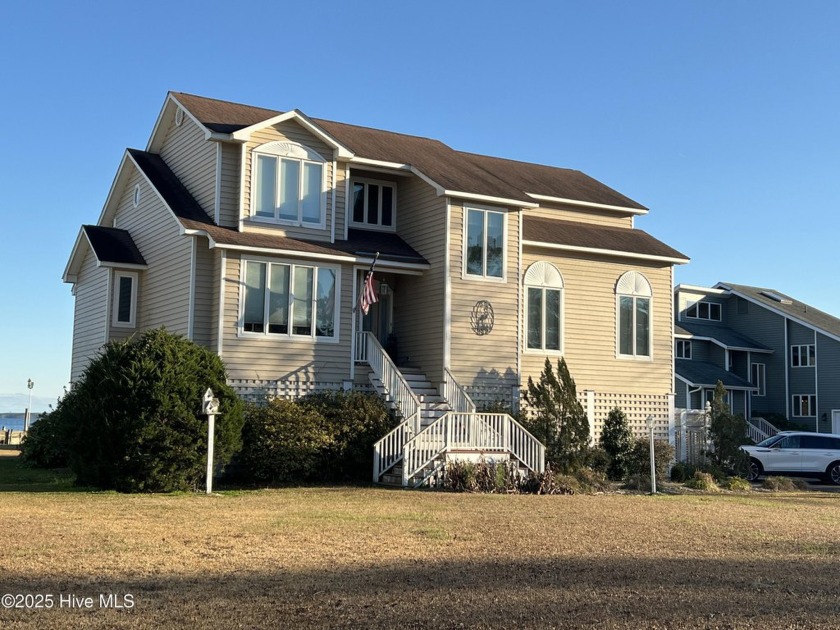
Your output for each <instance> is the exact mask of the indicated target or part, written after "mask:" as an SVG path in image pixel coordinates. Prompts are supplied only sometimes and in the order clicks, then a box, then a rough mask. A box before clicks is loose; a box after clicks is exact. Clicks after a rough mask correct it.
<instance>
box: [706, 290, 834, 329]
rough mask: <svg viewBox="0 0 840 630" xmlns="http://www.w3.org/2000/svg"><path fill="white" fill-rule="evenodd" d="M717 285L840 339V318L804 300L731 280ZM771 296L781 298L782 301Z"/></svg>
mask: <svg viewBox="0 0 840 630" xmlns="http://www.w3.org/2000/svg"><path fill="white" fill-rule="evenodd" d="M715 287H716V288H722V289H728V290H730V291H731V292H732V293H734V294H735V295H739V296H741V297H743V298H746V299H748V300H751V301H753V302H757V303H758V304H761V305H762V306H765V307H766V308H768V309H770V310H773V311H777V312H779V313H781V314H782V315H785V316H787V317H790V318H791V319H795V320H799V321H801V322H803V323H805V324H807V325H809V326H811V327H812V328H816V329H818V330H821V331H823V332H825V333H827V334H829V335H831V336H833V337H835V338H838V339H840V319H838V318H836V317H834V316H833V315H829V314H828V313H825V312H823V311H821V310H819V309H816V308H814V307H813V306H808V305H807V304H805V303H804V302H800V301H799V300H796V299H794V298H792V297H790V296H788V295H785V294H784V293H781V292H779V291H776V290H775V289H765V288H761V287H751V286H747V285H745V284H733V283H731V282H719V283H717V284H716V285H715ZM771 296H776V297H778V298H781V301H780V300H778V299H774V298H773V297H771Z"/></svg>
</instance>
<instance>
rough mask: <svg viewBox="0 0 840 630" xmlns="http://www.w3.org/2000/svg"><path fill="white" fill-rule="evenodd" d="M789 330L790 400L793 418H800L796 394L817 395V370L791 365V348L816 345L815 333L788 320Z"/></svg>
mask: <svg viewBox="0 0 840 630" xmlns="http://www.w3.org/2000/svg"><path fill="white" fill-rule="evenodd" d="M787 328H788V347H787V348H786V351H787V358H786V359H785V360H786V362H787V364H788V366H790V367H789V368H788V370H789V371H788V375H789V376H788V378H789V379H790V392H789V395H790V399H791V413H790V415H791V418H797V417H800V416H797V415H796V412H795V410H794V408H793V396H794V395H796V394H816V393H817V381H816V376H817V374H816V369H815V368H814V367H812V366H810V367H793V366H792V365H791V362H790V361H791V349H790V347H791V346H794V345H813V344H814V331H813V330H812V329H810V328H806V327H805V326H803V325H802V324H797V323H796V322H793V321H790V320H787Z"/></svg>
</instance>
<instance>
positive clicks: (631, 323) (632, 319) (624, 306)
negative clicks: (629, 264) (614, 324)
mask: <svg viewBox="0 0 840 630" xmlns="http://www.w3.org/2000/svg"><path fill="white" fill-rule="evenodd" d="M615 293H616V303H617V304H616V307H617V310H618V355H619V356H622V357H645V358H649V357H650V356H651V298H652V296H653V292H652V291H651V288H650V282H648V279H647V278H645V277H644V275H642V274H641V273H639V272H638V271H628V272H627V273H625V274H624V275H622V276H621V277H620V278H619V279H618V282H617V283H616V286H615Z"/></svg>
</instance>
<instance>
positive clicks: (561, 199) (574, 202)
mask: <svg viewBox="0 0 840 630" xmlns="http://www.w3.org/2000/svg"><path fill="white" fill-rule="evenodd" d="M525 194H526V195H528V196H529V197H531V198H532V199H536V200H537V201H548V202H551V203H564V204H571V205H575V206H583V207H585V208H596V209H598V210H609V211H611V212H620V213H622V214H633V215H645V214H648V212H649V210H648V209H647V208H631V207H629V206H615V205H610V204H604V203H595V202H593V201H581V200H580V199H567V198H565V197H552V196H551V195H540V194H537V193H529V192H526V193H525Z"/></svg>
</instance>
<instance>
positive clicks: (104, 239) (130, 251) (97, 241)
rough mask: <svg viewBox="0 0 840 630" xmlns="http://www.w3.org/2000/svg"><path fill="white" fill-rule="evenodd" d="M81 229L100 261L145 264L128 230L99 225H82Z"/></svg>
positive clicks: (117, 263) (120, 263)
mask: <svg viewBox="0 0 840 630" xmlns="http://www.w3.org/2000/svg"><path fill="white" fill-rule="evenodd" d="M82 229H83V230H84V231H85V235H86V236H87V239H88V241H89V242H90V246H91V248H93V253H94V254H95V255H96V259H97V260H98V261H99V262H100V263H113V264H115V265H137V266H144V265H145V264H146V261H145V259H144V258H143V255H142V254H141V253H140V250H139V249H137V245H135V244H134V240H133V239H132V238H131V234H129V233H128V231H126V230H120V229H117V228H110V227H102V226H99V225H83V226H82Z"/></svg>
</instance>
